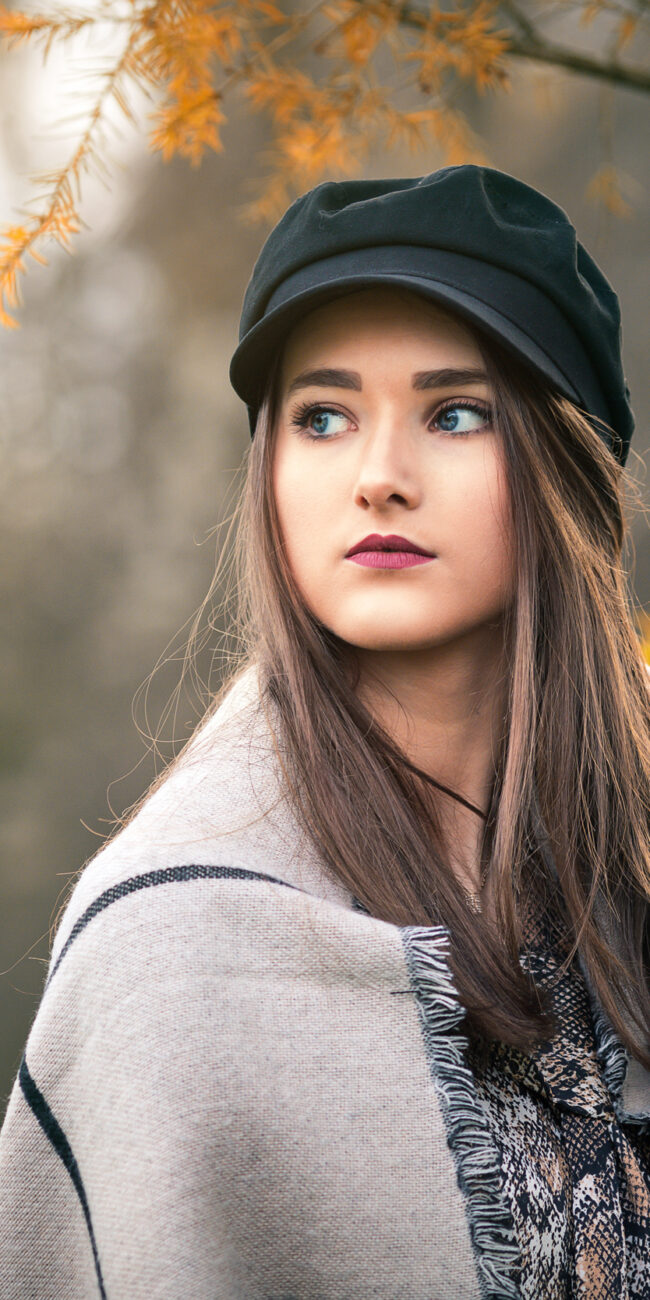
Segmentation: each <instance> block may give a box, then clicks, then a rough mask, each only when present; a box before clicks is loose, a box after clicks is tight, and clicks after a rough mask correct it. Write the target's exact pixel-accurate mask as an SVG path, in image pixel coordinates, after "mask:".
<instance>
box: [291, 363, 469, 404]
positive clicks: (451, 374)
mask: <svg viewBox="0 0 650 1300" xmlns="http://www.w3.org/2000/svg"><path fill="white" fill-rule="evenodd" d="M487 378H488V377H487V374H486V373H485V371H484V370H479V369H477V368H476V367H474V368H472V367H469V368H468V367H465V368H464V369H462V370H461V369H454V368H452V367H447V368H446V369H444V370H416V372H415V374H414V375H413V376H412V378H411V386H412V387H413V388H415V389H416V390H417V391H418V392H421V391H423V390H424V389H426V388H451V387H452V386H453V385H455V384H483V383H487ZM312 387H313V388H352V389H354V391H355V392H357V393H360V392H361V391H362V384H361V375H360V374H359V372H358V370H332V369H329V368H327V367H323V368H321V369H319V370H303V371H302V372H301V374H299V375H296V378H295V379H292V381H291V383H290V384H289V387H288V389H287V397H290V396H291V394H292V393H295V392H297V391H298V389H299V388H312Z"/></svg>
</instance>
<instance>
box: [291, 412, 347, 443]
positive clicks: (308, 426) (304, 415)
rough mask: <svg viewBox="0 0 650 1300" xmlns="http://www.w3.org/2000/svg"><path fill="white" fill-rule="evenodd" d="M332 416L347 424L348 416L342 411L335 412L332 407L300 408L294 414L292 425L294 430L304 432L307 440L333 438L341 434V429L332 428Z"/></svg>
mask: <svg viewBox="0 0 650 1300" xmlns="http://www.w3.org/2000/svg"><path fill="white" fill-rule="evenodd" d="M332 416H333V417H334V419H335V420H343V423H344V424H345V422H346V420H347V416H345V415H343V414H342V412H341V411H335V410H333V408H332V407H330V406H313V405H309V404H307V405H306V406H299V407H298V409H297V410H296V411H294V412H293V414H292V417H291V423H292V425H293V426H294V428H296V429H299V430H302V432H303V433H304V434H305V436H306V437H307V438H314V439H317V440H318V439H322V440H325V439H326V438H331V437H333V435H334V434H335V433H340V429H336V428H334V429H333V428H332V426H331V419H332Z"/></svg>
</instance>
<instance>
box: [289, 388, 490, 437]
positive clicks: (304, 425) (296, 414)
mask: <svg viewBox="0 0 650 1300" xmlns="http://www.w3.org/2000/svg"><path fill="white" fill-rule="evenodd" d="M451 410H461V411H473V412H474V414H475V415H481V416H483V419H484V420H485V423H486V424H489V418H490V414H491V412H490V407H489V406H486V405H485V404H484V403H483V402H470V401H466V400H460V401H455V400H454V399H453V398H450V399H449V400H448V401H446V402H443V403H442V404H441V405H440V406H438V407H436V409H435V411H434V412H433V414H432V416H431V420H433V419H434V418H436V417H440V416H441V415H444V413H445V411H451ZM321 411H325V412H327V413H328V414H330V415H342V416H343V418H344V419H345V418H346V417H345V412H344V411H337V409H336V407H335V406H326V405H324V404H323V403H318V402H303V403H301V405H300V406H297V407H296V409H295V410H294V411H292V412H291V425H292V427H293V428H295V429H297V430H298V432H299V436H300V437H301V438H309V440H310V441H311V442H329V441H330V440H331V439H332V438H335V437H336V434H334V433H310V431H309V428H308V425H309V421H310V419H311V417H312V415H315V414H316V413H317V412H321ZM441 432H442V433H446V434H447V436H448V437H449V438H469V437H470V436H471V435H472V434H473V433H478V430H477V429H460V430H458V431H457V432H454V430H453V429H443V430H441Z"/></svg>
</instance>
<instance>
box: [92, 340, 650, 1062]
mask: <svg viewBox="0 0 650 1300" xmlns="http://www.w3.org/2000/svg"><path fill="white" fill-rule="evenodd" d="M472 333H473V335H474V337H475V339H476V342H477V345H478V346H479V348H480V351H481V353H482V355H483V359H484V363H485V368H486V371H487V374H488V380H489V382H490V385H491V388H492V394H493V399H492V403H491V405H492V413H493V423H494V426H495V428H496V429H497V431H498V433H499V434H500V437H501V439H502V444H503V452H504V463H505V468H506V473H507V478H508V484H509V490H510V501H511V511H512V517H513V525H514V534H515V547H516V594H515V598H514V601H513V602H512V605H511V607H510V608H509V609H508V610H507V611H506V617H505V644H506V651H507V663H508V682H507V706H506V710H505V718H504V726H503V734H502V735H501V736H500V737H497V738H496V740H497V746H496V761H495V770H494V779H493V783H492V789H491V795H490V801H489V807H488V814H487V819H486V821H485V824H484V831H483V838H482V844H481V864H482V866H483V867H486V868H487V871H488V874H489V878H490V886H491V890H492V892H493V898H494V908H495V914H496V917H497V923H496V924H493V923H490V922H488V920H487V919H486V917H485V916H483V915H481V914H480V913H475V912H474V911H472V909H471V908H469V907H468V906H467V902H466V901H465V899H464V897H463V895H462V892H461V891H460V890H459V888H458V884H457V881H456V877H455V875H454V872H453V870H452V868H451V865H450V862H449V859H448V854H447V850H446V846H445V839H444V835H443V831H442V821H441V819H440V818H439V816H438V807H439V805H438V803H437V799H436V795H435V792H434V791H433V790H432V789H431V786H430V785H428V784H425V783H424V782H423V781H422V780H421V778H420V777H419V776H418V775H417V770H414V769H413V768H412V766H410V765H409V762H408V759H407V757H406V755H405V754H404V753H403V752H402V751H401V750H400V748H399V747H398V746H397V745H396V744H395V742H394V741H393V740H392V738H391V737H390V736H389V735H388V734H387V733H386V732H385V731H384V730H383V729H382V727H381V726H380V725H379V723H378V722H377V721H376V720H375V719H374V718H373V717H372V716H371V714H370V713H369V711H368V710H367V709H366V708H365V707H364V705H363V704H362V702H361V699H360V697H359V695H358V694H357V692H356V689H355V687H356V685H357V682H356V681H355V679H354V676H351V674H350V664H351V658H350V647H349V646H348V645H346V643H344V642H342V641H341V640H340V639H339V638H338V637H337V636H335V635H334V633H332V632H331V631H330V630H329V629H328V628H326V627H325V626H324V625H323V624H322V623H320V622H319V621H318V619H317V618H316V617H315V616H314V615H313V614H312V613H311V611H310V610H309V609H308V608H307V606H306V605H305V602H304V600H303V599H302V597H301V594H300V592H299V590H298V588H297V586H296V584H295V582H294V580H293V577H292V574H291V571H290V569H289V566H288V563H287V560H286V556H285V552H284V547H283V541H282V536H281V530H280V526H279V520H278V515H277V511H276V507H275V500H274V494H273V482H272V462H273V447H274V430H275V421H276V412H277V404H278V397H279V393H278V381H279V373H280V360H281V358H280V355H276V357H275V360H274V362H273V364H272V365H271V367H270V369H269V373H268V375H267V387H266V392H265V396H264V398H263V401H262V403H261V406H260V410H259V415H258V419H257V424H256V430H255V436H254V439H253V441H252V443H251V446H250V449H249V451H248V453H247V456H246V457H245V458H244V464H243V466H242V473H243V475H244V486H243V491H242V492H241V494H240V497H239V501H238V504H237V507H236V509H235V511H234V513H233V514H232V516H231V517H230V519H229V520H228V521H227V536H226V540H225V543H224V545H223V546H222V547H221V548H220V558H219V561H218V564H217V568H216V571H215V576H214V579H213V583H212V586H211V589H210V591H209V592H208V594H207V596H206V598H205V600H204V601H203V603H202V605H201V607H200V608H199V611H198V612H197V615H196V617H195V619H194V622H193V625H192V628H191V631H190V635H189V638H188V641H187V645H186V648H185V653H184V668H183V673H182V675H181V680H180V682H179V684H178V686H177V688H176V690H175V692H174V695H173V697H172V701H174V699H178V696H179V694H180V692H181V690H182V687H183V684H184V683H187V681H188V679H190V681H191V684H192V686H193V687H194V690H195V692H196V694H197V696H198V698H199V700H202V701H203V709H202V711H203V710H204V709H205V698H206V696H207V699H208V708H207V713H212V712H213V711H214V710H215V708H216V707H217V706H218V704H219V702H220V700H221V698H222V697H223V695H224V694H225V693H226V691H227V690H228V688H229V686H230V685H231V683H232V681H233V680H234V678H235V677H237V676H239V675H240V673H242V672H243V671H245V669H246V668H247V667H248V665H249V664H251V663H255V664H256V665H257V667H258V670H259V673H260V680H261V683H262V687H263V698H264V693H266V694H267V695H268V697H269V698H270V699H271V700H272V701H273V702H274V707H273V708H272V709H270V710H268V711H267V713H268V717H269V720H270V721H272V720H273V719H275V720H276V724H277V725H278V726H279V730H280V733H281V735H280V736H279V737H278V740H279V741H280V742H281V743H279V744H278V747H277V748H278V754H279V756H280V757H281V762H282V764H283V768H284V775H285V779H286V783H287V788H288V791H289V794H290V797H291V800H292V803H293V807H294V810H295V813H296V815H297V817H298V819H299V821H300V822H301V823H302V825H303V826H304V827H305V829H306V830H307V832H308V834H309V835H310V836H311V838H312V839H313V841H314V842H315V843H316V845H317V846H318V847H319V850H320V852H321V854H322V856H323V858H324V860H325V862H326V863H327V865H328V866H329V869H330V870H331V871H332V872H333V873H334V874H335V875H336V876H337V877H338V879H339V880H340V881H342V882H343V884H344V885H345V886H346V887H347V888H348V889H349V890H350V892H351V893H352V894H353V896H354V898H355V899H356V900H358V902H359V903H360V904H362V905H363V906H364V907H365V908H366V909H367V910H368V911H369V912H370V913H371V914H372V915H373V916H375V917H378V918H379V919H381V920H385V921H388V922H390V923H392V924H395V925H404V926H406V925H436V924H444V925H446V926H448V928H449V931H450V946H451V962H452V967H453V971H454V975H455V979H456V984H457V988H458V992H459V995H460V998H461V1001H462V1003H463V1005H464V1006H465V1007H466V1009H467V1022H468V1028H470V1029H471V1030H472V1031H473V1032H474V1033H475V1034H476V1035H478V1036H479V1037H483V1038H487V1039H490V1038H496V1039H500V1040H501V1041H503V1042H507V1043H511V1044H513V1045H514V1046H518V1047H521V1048H524V1049H527V1048H528V1049H530V1048H531V1047H533V1046H534V1045H535V1044H536V1043H538V1042H540V1041H542V1040H544V1039H545V1038H547V1037H548V1036H549V1034H550V1033H551V1032H552V1028H553V1016H552V1012H551V1009H550V1008H551V1003H550V1000H549V998H548V996H547V994H546V992H545V991H544V990H543V989H541V988H540V987H539V986H536V984H535V982H534V980H533V979H532V977H531V976H530V975H529V974H528V973H527V972H526V970H525V969H524V968H523V967H522V963H521V961H520V954H521V950H522V944H523V942H524V917H525V915H526V913H527V909H528V907H529V905H530V904H532V905H533V906H534V907H535V908H536V909H537V910H539V909H540V908H541V909H542V912H543V914H544V915H546V916H548V917H549V918H550V920H551V922H552V926H553V931H554V938H555V941H556V942H557V946H558V950H559V951H560V952H561V954H562V955H563V956H564V967H565V968H566V967H568V966H569V965H570V963H571V962H572V961H574V959H575V958H576V956H578V955H579V958H580V960H581V962H582V964H583V967H584V968H586V971H587V972H588V975H589V978H590V981H591V983H592V985H593V987H594V989H595V991H596V993H597V995H598V997H599V999H600V1002H601V1004H602V1007H603V1009H604V1011H605V1013H606V1015H607V1016H608V1018H609V1020H610V1022H611V1023H612V1025H613V1026H614V1028H615V1030H616V1031H617V1033H618V1034H619V1036H620V1038H621V1040H622V1041H623V1043H624V1044H625V1045H626V1046H627V1047H628V1049H629V1050H630V1051H631V1053H632V1055H634V1056H635V1057H636V1058H637V1059H638V1060H639V1061H640V1062H641V1063H642V1064H643V1065H644V1066H645V1067H646V1068H650V988H649V974H650V923H649V918H650V907H649V903H650V744H649V741H650V688H649V682H648V674H647V670H646V665H645V662H644V659H643V654H642V650H641V641H640V637H639V636H638V635H637V632H636V630H635V626H634V620H633V613H632V607H631V601H630V596H629V592H628V585H627V576H628V575H627V571H626V569H625V567H624V561H623V550H624V543H625V541H626V539H627V535H628V532H627V524H626V520H625V518H624V507H623V489H624V487H626V488H627V489H628V490H632V489H633V487H634V485H633V483H632V480H631V479H629V478H628V476H627V474H625V473H624V471H623V468H622V466H621V465H620V464H619V462H618V461H617V460H616V459H615V457H614V456H613V455H612V452H611V451H610V450H609V449H608V447H607V446H606V445H605V443H604V442H603V440H602V439H601V437H600V435H599V433H598V432H597V431H596V429H595V428H594V427H593V425H592V422H590V419H587V417H586V415H585V414H584V413H582V412H581V411H580V410H579V409H578V408H577V407H576V406H575V405H574V404H573V403H572V402H570V401H569V400H568V399H566V398H563V397H561V396H559V395H557V394H554V393H553V391H552V390H551V389H550V388H549V387H548V386H547V385H546V384H545V383H544V382H543V381H541V380H539V379H537V378H536V377H535V376H534V375H533V374H532V372H531V371H530V370H529V369H528V368H527V367H524V366H522V365H520V363H519V362H518V361H517V360H516V359H515V358H514V357H513V356H512V355H511V354H509V353H506V352H505V351H504V350H503V349H502V348H501V347H500V346H499V344H497V343H496V342H495V341H494V340H493V339H491V338H488V337H487V336H486V335H484V334H483V332H482V331H480V330H479V329H477V328H476V327H474V326H473V327H472ZM233 534H234V545H232V544H231V538H232V537H233ZM229 575H230V578H229ZM224 578H225V587H224ZM215 594H216V602H215ZM215 603H216V608H215ZM206 609H207V610H209V611H210V613H209V620H208V628H207V629H205V628H202V626H201V625H202V619H203V615H204V614H205V611H206ZM220 615H221V617H222V619H225V622H226V628H225V630H222V633H221V641H220V644H216V642H217V641H218V637H216V636H215V633H216V631H217V628H218V625H219V617H220ZM208 643H212V659H211V670H210V672H209V673H208V675H207V679H204V678H203V677H202V676H201V673H200V672H199V671H198V670H197V664H198V659H199V653H200V652H203V651H204V650H205V649H206V645H207V644H208ZM233 645H234V649H233ZM219 656H220V658H221V661H222V664H223V663H224V661H225V664H226V665H227V671H226V673H225V679H224V674H223V670H222V671H221V673H220V675H221V676H222V682H221V688H220V689H219V690H217V691H216V692H215V691H214V690H213V689H212V681H211V677H212V670H213V669H214V666H215V662H216V661H218V659H219ZM352 662H353V659H352ZM170 707H171V704H170V706H168V711H169V708H170ZM176 707H177V706H176V705H174V709H175V708H176ZM274 725H275V724H274ZM152 739H153V745H154V750H155V749H156V739H155V738H153V737H152ZM168 770H169V769H167V771H168ZM166 775H167V772H165V771H163V772H162V773H161V774H160V775H159V777H158V778H157V779H156V781H155V782H154V783H153V786H152V787H150V788H149V790H148V791H147V792H145V794H144V795H143V796H142V797H141V799H139V800H138V801H137V803H136V804H135V805H133V806H132V807H131V808H130V809H129V810H127V813H126V814H125V815H124V816H123V817H122V818H118V819H117V821H118V822H119V823H120V824H121V825H124V824H125V823H126V821H128V820H130V819H131V817H132V816H134V815H135V812H136V811H137V809H138V807H140V806H141V804H142V802H144V799H145V798H146V797H147V794H149V793H151V789H153V788H155V786H156V785H158V784H160V783H161V782H162V781H163V780H164V779H165V776H166ZM442 797H443V798H445V797H446V796H442ZM438 798H440V796H439V795H438Z"/></svg>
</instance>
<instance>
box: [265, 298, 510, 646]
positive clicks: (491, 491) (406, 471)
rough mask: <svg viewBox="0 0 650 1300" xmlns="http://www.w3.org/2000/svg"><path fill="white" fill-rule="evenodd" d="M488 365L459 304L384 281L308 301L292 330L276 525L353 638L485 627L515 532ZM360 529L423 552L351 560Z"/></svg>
mask: <svg viewBox="0 0 650 1300" xmlns="http://www.w3.org/2000/svg"><path fill="white" fill-rule="evenodd" d="M443 371H445V372H449V371H458V372H463V373H459V374H458V375H457V376H456V377H454V376H453V375H451V374H449V373H447V374H442V373H436V372H443ZM483 371H484V364H483V359H482V357H481V353H480V351H479V349H478V347H477V345H476V343H475V342H474V339H473V337H472V335H471V334H470V333H469V331H468V330H467V329H466V328H465V327H464V326H463V325H462V324H461V323H460V322H459V321H458V320H457V319H456V318H455V317H453V316H451V315H449V314H448V313H447V312H446V311H444V310H443V309H442V308H441V307H438V306H437V305H436V304H431V303H428V302H426V301H425V300H423V299H421V298H419V297H417V296H416V295H415V294H410V293H408V292H404V291H399V290H395V289H390V288H387V289H384V288H383V287H377V288H372V289H366V290H362V291H359V292H355V293H354V294H349V295H347V296H345V297H343V298H339V299H336V300H335V301H333V302H330V303H328V304H326V305H325V306H323V307H319V308H317V309H316V310H314V311H312V312H311V313H310V314H309V315H308V316H306V317H304V318H303V319H302V320H301V322H300V324H299V325H298V326H296V327H295V328H294V330H293V332H292V333H291V335H290V336H289V338H288V340H287V343H286V345H285V349H284V354H283V361H282V367H281V376H280V401H279V407H278V415H277V426H276V431H275V447H274V452H273V456H274V459H273V481H274V491H275V497H276V502H277V509H278V514H279V519H280V526H281V531H282V536H283V540H284V544H285V547H286V553H287V558H288V562H289V565H290V568H291V571H292V573H293V576H294V579H295V581H296V583H297V586H298V588H299V590H300V592H301V594H302V597H303V599H304V600H305V602H306V604H307V606H308V607H309V609H310V610H311V611H312V613H313V614H314V615H315V616H316V617H317V618H318V619H319V620H320V621H321V622H322V623H323V624H325V626H326V627H327V628H329V629H330V630H331V631H332V632H334V633H335V634H336V635H337V636H338V637H340V638H342V640H344V641H346V642H349V643H350V644H351V645H353V646H357V647H360V648H363V649H365V650H382V651H387V650H400V651H403V650H425V649H427V648H434V647H438V646H442V645H444V644H449V643H451V642H454V641H459V640H460V639H466V638H467V637H468V636H473V637H474V638H475V637H476V633H477V632H480V633H481V634H484V635H487V636H494V629H495V627H496V626H498V624H499V621H500V616H501V615H502V613H503V611H504V608H505V606H506V604H507V603H508V601H509V599H510V598H511V595H512V590H513V559H512V554H511V536H512V534H511V524H510V515H509V498H508V491H507V483H506V477H505V472H504V467H503V461H502V452H501V445H500V440H499V436H498V434H497V433H496V432H495V430H494V429H493V428H492V426H491V424H490V410H489V407H490V401H491V389H490V386H489V384H488V383H487V379H486V378H485V377H483V378H482V377H481V375H482V373H483ZM475 372H476V373H475ZM369 534H375V535H379V537H382V538H385V537H387V536H389V535H390V534H392V535H399V536H400V537H401V538H406V539H407V541H408V542H410V543H412V544H414V545H415V546H417V547H421V548H422V549H423V550H424V551H426V552H428V553H429V555H428V556H427V558H424V557H423V556H421V555H420V556H419V557H416V559H417V560H418V562H416V563H409V562H408V561H409V558H410V559H411V560H412V559H413V556H410V557H408V556H405V555H404V552H403V551H402V552H401V553H400V545H399V543H398V542H397V543H391V544H392V545H394V546H395V548H396V550H397V552H398V554H393V557H392V558H390V557H386V555H385V553H382V552H379V553H378V552H377V551H370V552H367V551H366V552H365V554H364V553H363V552H362V553H361V554H360V555H358V556H357V557H356V559H355V558H352V557H350V555H349V552H350V550H351V548H353V547H356V546H358V544H359V542H361V541H362V540H363V539H364V538H367V537H368V535H369ZM386 545H388V543H386ZM386 565H388V566H389V567H385V566H386ZM480 640H481V635H479V642H480Z"/></svg>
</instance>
